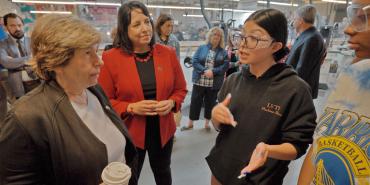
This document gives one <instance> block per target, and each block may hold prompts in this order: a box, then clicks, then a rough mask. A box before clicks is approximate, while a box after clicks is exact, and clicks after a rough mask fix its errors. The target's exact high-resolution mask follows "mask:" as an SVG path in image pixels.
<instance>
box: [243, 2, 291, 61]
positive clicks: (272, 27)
mask: <svg viewBox="0 0 370 185" xmlns="http://www.w3.org/2000/svg"><path fill="white" fill-rule="evenodd" d="M247 21H253V22H255V23H256V24H257V25H258V26H260V27H261V28H263V29H265V30H266V31H267V33H268V34H269V35H270V36H271V37H272V38H274V40H275V42H280V43H282V45H283V46H282V48H281V49H280V50H278V51H276V52H275V53H274V59H275V61H279V60H280V59H282V58H284V57H285V55H287V54H288V53H289V49H288V48H287V47H286V43H287V40H288V21H287V19H286V17H285V15H284V14H283V13H282V12H280V11H279V10H276V9H272V8H270V9H262V10H258V11H255V12H254V13H252V14H251V15H250V16H249V17H248V19H247V20H245V22H247Z"/></svg>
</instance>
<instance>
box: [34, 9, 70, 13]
mask: <svg viewBox="0 0 370 185" xmlns="http://www.w3.org/2000/svg"><path fill="white" fill-rule="evenodd" d="M30 13H35V14H72V12H65V11H36V10H31V11H30Z"/></svg>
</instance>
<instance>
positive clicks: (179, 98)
mask: <svg viewBox="0 0 370 185" xmlns="http://www.w3.org/2000/svg"><path fill="white" fill-rule="evenodd" d="M171 64H172V68H173V73H174V77H175V82H174V89H173V92H172V95H171V96H170V98H169V99H171V100H174V101H175V107H174V112H178V111H179V110H180V109H181V104H182V102H183V101H184V99H185V96H186V94H187V92H188V91H187V90H186V81H185V77H184V73H183V71H182V69H181V66H180V62H179V61H178V58H177V56H176V55H175V52H171Z"/></svg>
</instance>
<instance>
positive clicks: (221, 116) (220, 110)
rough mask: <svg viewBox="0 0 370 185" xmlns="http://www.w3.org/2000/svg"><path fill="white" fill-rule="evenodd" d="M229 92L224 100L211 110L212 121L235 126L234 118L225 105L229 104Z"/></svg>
mask: <svg viewBox="0 0 370 185" xmlns="http://www.w3.org/2000/svg"><path fill="white" fill-rule="evenodd" d="M230 100H231V94H228V95H227V96H226V98H225V100H224V101H222V102H221V103H219V104H217V105H216V106H215V107H214V108H213V110H212V121H213V122H217V123H221V124H226V125H232V126H234V127H235V126H236V124H237V123H236V121H235V120H234V116H233V115H232V114H231V112H230V110H229V108H228V107H227V106H228V105H229V104H230Z"/></svg>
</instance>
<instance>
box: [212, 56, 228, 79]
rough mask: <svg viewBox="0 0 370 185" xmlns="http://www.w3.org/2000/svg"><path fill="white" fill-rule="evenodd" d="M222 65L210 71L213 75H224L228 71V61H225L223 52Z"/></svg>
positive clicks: (225, 57)
mask: <svg viewBox="0 0 370 185" xmlns="http://www.w3.org/2000/svg"><path fill="white" fill-rule="evenodd" d="M221 54H222V58H223V63H222V64H221V65H220V66H217V67H215V68H213V69H212V72H213V75H224V74H225V72H226V71H227V69H229V60H228V59H227V53H226V51H225V50H223V51H222V53H221Z"/></svg>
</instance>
